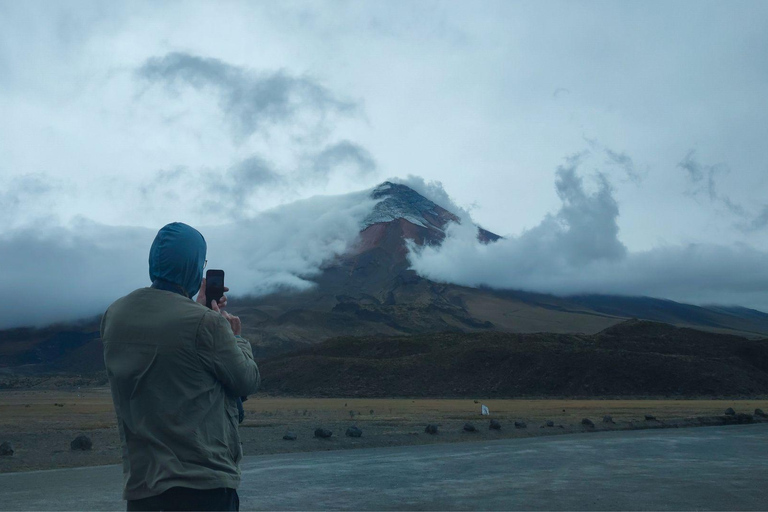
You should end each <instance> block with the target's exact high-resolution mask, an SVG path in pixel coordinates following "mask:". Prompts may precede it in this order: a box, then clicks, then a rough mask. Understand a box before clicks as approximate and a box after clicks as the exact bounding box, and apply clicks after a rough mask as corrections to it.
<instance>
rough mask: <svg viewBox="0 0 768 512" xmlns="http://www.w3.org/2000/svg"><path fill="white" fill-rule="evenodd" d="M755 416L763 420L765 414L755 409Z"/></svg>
mask: <svg viewBox="0 0 768 512" xmlns="http://www.w3.org/2000/svg"><path fill="white" fill-rule="evenodd" d="M755 416H760V417H761V418H765V413H764V412H763V410H762V409H755Z"/></svg>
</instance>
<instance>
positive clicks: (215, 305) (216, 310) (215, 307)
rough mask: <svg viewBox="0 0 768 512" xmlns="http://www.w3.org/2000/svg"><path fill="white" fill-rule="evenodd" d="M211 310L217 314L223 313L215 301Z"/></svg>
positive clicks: (212, 302)
mask: <svg viewBox="0 0 768 512" xmlns="http://www.w3.org/2000/svg"><path fill="white" fill-rule="evenodd" d="M211 309H212V310H214V311H215V312H217V313H221V310H220V309H219V305H218V304H216V301H215V300H212V301H211Z"/></svg>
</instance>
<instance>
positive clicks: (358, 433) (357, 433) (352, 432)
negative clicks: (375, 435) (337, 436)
mask: <svg viewBox="0 0 768 512" xmlns="http://www.w3.org/2000/svg"><path fill="white" fill-rule="evenodd" d="M344 435H345V436H347V437H363V431H362V430H360V429H359V428H357V427H354V426H353V427H349V428H348V429H347V431H346V432H345V433H344Z"/></svg>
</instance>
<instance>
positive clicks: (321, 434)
mask: <svg viewBox="0 0 768 512" xmlns="http://www.w3.org/2000/svg"><path fill="white" fill-rule="evenodd" d="M332 435H333V432H331V431H330V430H326V429H324V428H316V429H315V437H318V438H320V439H328V438H329V437H331V436H332Z"/></svg>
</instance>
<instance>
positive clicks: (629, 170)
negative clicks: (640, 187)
mask: <svg viewBox="0 0 768 512" xmlns="http://www.w3.org/2000/svg"><path fill="white" fill-rule="evenodd" d="M605 156H606V157H607V159H608V162H609V163H611V164H614V165H616V166H618V167H620V168H621V169H622V170H623V171H624V172H625V173H626V175H627V177H628V178H629V179H630V180H631V181H633V182H635V183H640V182H641V181H643V177H644V176H643V174H642V173H640V172H639V171H638V170H637V168H636V167H635V163H634V162H633V161H632V158H631V157H630V156H629V155H627V154H626V153H624V152H621V153H617V152H615V151H613V150H611V149H610V148H605Z"/></svg>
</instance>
